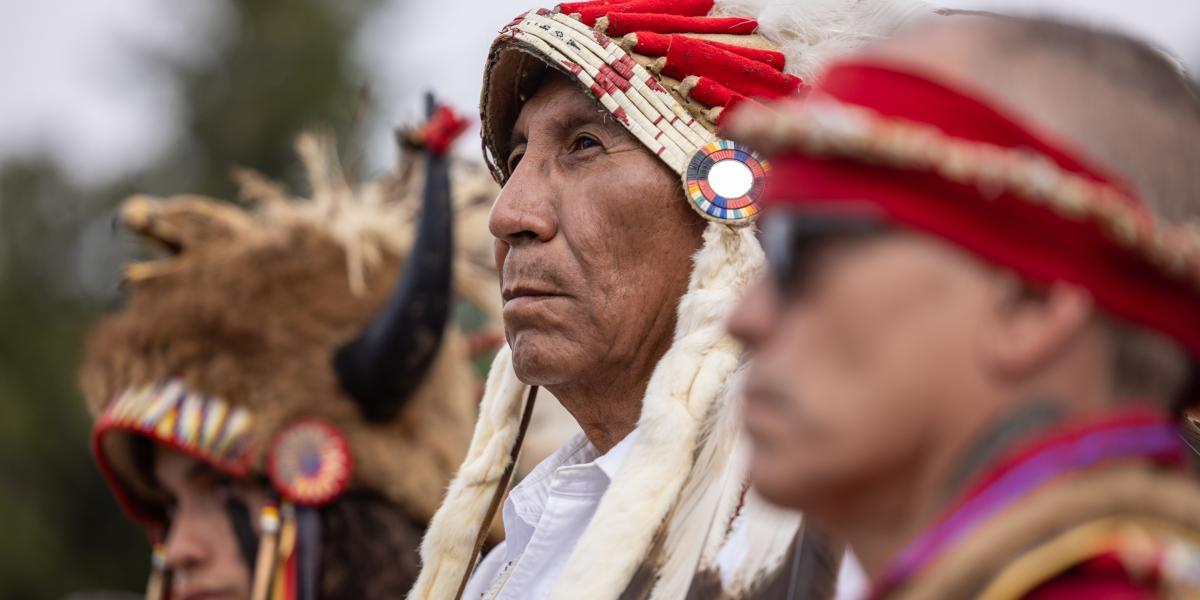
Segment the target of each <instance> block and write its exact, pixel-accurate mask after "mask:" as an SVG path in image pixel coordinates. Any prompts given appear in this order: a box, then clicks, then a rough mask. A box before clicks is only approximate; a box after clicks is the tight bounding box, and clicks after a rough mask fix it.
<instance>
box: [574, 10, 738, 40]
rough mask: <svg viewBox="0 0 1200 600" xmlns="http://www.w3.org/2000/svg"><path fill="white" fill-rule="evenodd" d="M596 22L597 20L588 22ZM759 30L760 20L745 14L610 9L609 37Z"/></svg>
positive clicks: (735, 33) (606, 31) (734, 32)
mask: <svg viewBox="0 0 1200 600" xmlns="http://www.w3.org/2000/svg"><path fill="white" fill-rule="evenodd" d="M584 22H585V23H587V21H584ZM588 24H589V25H594V23H588ZM757 30H758V21H755V20H754V19H745V18H742V17H680V16H676V15H661V14H647V13H609V14H608V29H606V30H605V33H607V34H608V35H609V36H610V37H616V36H620V35H625V34H627V33H633V32H635V31H652V32H655V33H729V34H734V35H750V34H752V33H754V32H755V31H757Z"/></svg>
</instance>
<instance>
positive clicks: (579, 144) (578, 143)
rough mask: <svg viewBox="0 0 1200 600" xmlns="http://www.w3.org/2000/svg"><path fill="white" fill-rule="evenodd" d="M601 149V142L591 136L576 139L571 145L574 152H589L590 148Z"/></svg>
mask: <svg viewBox="0 0 1200 600" xmlns="http://www.w3.org/2000/svg"><path fill="white" fill-rule="evenodd" d="M599 147H600V142H599V141H597V140H596V138H594V137H591V136H589V135H581V136H579V137H577V138H575V141H574V142H572V143H571V150H572V151H579V150H587V149H588V148H599Z"/></svg>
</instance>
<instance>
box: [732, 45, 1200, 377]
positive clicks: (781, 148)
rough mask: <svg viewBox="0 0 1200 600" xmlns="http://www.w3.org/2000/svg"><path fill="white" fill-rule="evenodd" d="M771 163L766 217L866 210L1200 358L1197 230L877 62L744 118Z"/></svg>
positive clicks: (962, 99) (1002, 120)
mask: <svg viewBox="0 0 1200 600" xmlns="http://www.w3.org/2000/svg"><path fill="white" fill-rule="evenodd" d="M729 126H730V130H731V131H732V133H733V135H735V137H737V139H739V140H743V141H746V142H747V143H751V144H753V145H754V146H755V147H756V148H759V149H761V150H762V151H763V152H767V153H769V154H770V155H771V156H772V157H773V160H774V161H775V166H776V171H777V173H778V176H777V177H776V178H775V179H774V180H773V182H772V184H771V186H770V188H771V189H769V190H768V191H767V193H766V194H765V195H766V202H767V204H768V206H771V207H775V206H778V207H779V208H780V209H785V210H788V209H791V210H804V211H814V210H815V211H821V210H826V209H827V208H829V207H830V206H831V204H836V203H866V204H868V205H872V206H873V207H875V208H877V209H880V210H882V211H883V213H885V214H886V215H887V216H888V218H889V219H891V220H895V221H899V222H902V223H904V224H906V225H908V226H911V227H914V228H917V229H921V230H925V231H927V232H930V233H933V234H935V235H938V236H940V237H944V238H946V239H948V240H950V241H953V242H955V243H957V244H959V245H962V246H964V247H966V248H968V249H970V250H972V251H974V252H976V253H978V254H980V255H983V256H984V257H985V258H986V259H988V260H989V261H991V262H995V263H998V264H1000V265H1003V266H1006V267H1009V268H1011V269H1013V270H1015V271H1017V272H1018V273H1020V274H1022V275H1023V276H1024V277H1026V278H1027V279H1030V280H1032V281H1035V282H1042V283H1048V282H1051V281H1067V282H1070V283H1073V284H1076V285H1079V286H1081V287H1083V288H1086V289H1087V290H1088V291H1089V292H1090V293H1091V294H1092V296H1093V297H1094V298H1095V301H1096V303H1097V304H1098V305H1100V306H1102V307H1105V308H1106V309H1107V310H1109V311H1111V312H1112V313H1113V314H1115V315H1117V316H1121V317H1124V318H1127V319H1130V320H1131V321H1133V322H1135V323H1138V324H1141V325H1143V326H1146V327H1149V328H1151V329H1154V330H1158V331H1160V332H1162V333H1164V334H1166V335H1168V336H1170V337H1173V338H1174V339H1176V340H1177V341H1179V342H1180V343H1181V344H1182V345H1183V346H1184V347H1185V348H1187V349H1188V350H1189V351H1190V352H1191V353H1192V355H1193V356H1194V357H1200V228H1196V227H1194V226H1191V227H1187V226H1176V225H1172V224H1169V223H1165V222H1163V221H1161V220H1159V219H1158V218H1156V217H1155V215H1154V214H1153V213H1152V212H1151V211H1150V210H1149V209H1148V208H1147V207H1146V205H1145V204H1144V203H1143V202H1142V201H1141V200H1140V199H1139V198H1138V197H1137V196H1136V195H1135V194H1134V193H1132V192H1131V191H1130V189H1129V188H1128V186H1126V185H1125V184H1124V183H1123V182H1121V181H1120V180H1119V179H1118V178H1115V177H1113V176H1112V175H1110V174H1108V173H1106V172H1104V171H1103V170H1100V169H1097V168H1095V167H1094V166H1093V165H1090V164H1089V163H1088V161H1086V160H1085V159H1084V158H1081V157H1080V156H1078V155H1077V154H1075V153H1074V152H1072V150H1071V149H1069V148H1068V147H1067V146H1065V145H1063V144H1061V143H1059V142H1058V141H1057V140H1053V139H1051V138H1050V137H1048V136H1046V135H1045V134H1044V133H1042V132H1039V131H1035V130H1033V129H1031V128H1030V127H1028V126H1026V125H1025V124H1023V123H1020V122H1018V121H1017V120H1014V119H1013V118H1010V117H1009V116H1007V115H1005V114H1004V113H1003V112H1001V111H1000V110H998V109H996V108H994V107H992V106H991V105H989V104H988V103H987V102H985V101H984V100H982V99H979V98H975V97H973V96H971V95H969V94H966V93H964V92H961V91H958V90H954V89H951V88H948V87H946V86H945V85H943V84H941V83H938V82H935V81H932V80H929V79H926V78H924V77H922V76H920V75H916V74H914V73H908V72H905V71H901V70H897V69H895V68H893V67H890V66H883V65H877V64H873V63H870V62H844V63H842V64H839V65H836V66H834V67H831V68H830V69H829V70H828V71H827V72H826V74H825V75H824V76H823V79H822V81H821V82H820V83H819V84H818V85H817V87H816V88H815V89H814V90H813V92H812V93H811V94H810V95H809V96H808V97H807V98H806V99H805V100H804V101H803V102H791V103H779V104H777V105H775V106H773V107H770V108H761V107H756V108H751V109H749V110H744V111H743V110H740V109H739V111H738V114H736V115H734V118H733V119H732V120H731V122H730V123H729Z"/></svg>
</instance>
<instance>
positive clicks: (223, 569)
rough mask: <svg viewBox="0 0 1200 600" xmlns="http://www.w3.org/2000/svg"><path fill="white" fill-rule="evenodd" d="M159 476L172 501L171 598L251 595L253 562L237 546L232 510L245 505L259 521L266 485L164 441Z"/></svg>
mask: <svg viewBox="0 0 1200 600" xmlns="http://www.w3.org/2000/svg"><path fill="white" fill-rule="evenodd" d="M154 476H155V478H156V479H157V481H158V484H159V486H160V487H161V489H162V491H163V493H164V494H165V496H166V498H165V500H166V503H167V515H168V518H169V525H168V528H167V536H166V540H165V554H166V563H167V568H168V569H170V571H171V597H172V598H176V599H178V600H248V599H249V598H250V585H251V583H250V578H251V569H252V567H251V565H249V564H247V560H246V559H245V558H244V557H243V555H242V552H243V551H242V549H240V548H239V547H238V541H237V540H238V538H237V532H236V529H235V525H234V522H233V520H234V518H235V517H234V514H233V512H234V511H235V510H242V509H243V508H244V509H245V512H246V513H247V515H246V516H248V517H249V519H248V520H249V524H250V526H251V527H255V526H257V522H256V521H257V519H256V518H254V517H255V516H257V515H258V512H259V510H260V509H261V507H262V504H263V502H264V501H265V500H266V493H265V492H264V490H262V489H261V488H259V487H256V486H253V485H251V484H247V483H244V482H239V481H235V480H232V479H230V478H229V477H228V476H226V475H224V474H222V473H220V472H219V471H217V470H216V469H214V468H212V467H211V466H210V465H208V464H207V463H204V462H202V461H200V460H197V459H195V458H192V457H191V456H188V455H186V454H183V453H181V452H178V451H176V450H173V449H170V448H167V447H165V446H160V445H158V446H155V456H154ZM254 533H255V535H257V533H258V532H257V531H255V532H254Z"/></svg>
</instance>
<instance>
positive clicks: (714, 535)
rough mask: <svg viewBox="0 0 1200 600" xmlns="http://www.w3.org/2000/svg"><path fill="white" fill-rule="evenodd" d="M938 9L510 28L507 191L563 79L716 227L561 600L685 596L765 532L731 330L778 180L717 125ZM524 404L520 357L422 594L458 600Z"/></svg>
mask: <svg viewBox="0 0 1200 600" xmlns="http://www.w3.org/2000/svg"><path fill="white" fill-rule="evenodd" d="M930 12H931V11H930V9H929V8H928V7H927V6H926V5H925V4H924V3H922V2H919V0H815V1H814V0H808V1H788V2H764V1H761V0H728V1H717V2H714V1H713V0H683V1H680V0H625V1H620V0H615V1H614V0H601V1H595V2H575V3H566V4H561V5H559V6H557V7H555V8H554V9H534V10H530V11H528V12H526V13H523V14H521V15H519V16H518V17H516V18H515V19H513V20H512V21H511V22H510V23H509V24H508V25H506V26H505V27H504V28H503V29H502V30H501V31H500V34H499V36H498V37H497V38H496V40H495V42H494V43H493V45H492V48H491V51H490V53H489V56H488V63H487V68H486V72H485V75H484V86H483V94H482V97H481V113H482V118H483V141H484V147H485V151H486V152H487V153H488V154H489V155H490V156H489V163H490V164H491V165H492V170H493V173H494V174H495V176H496V178H497V180H498V181H500V182H503V181H504V180H505V179H506V178H507V177H508V176H509V175H510V173H508V172H507V170H506V167H505V166H504V161H503V160H500V157H502V156H503V152H504V149H505V148H506V146H507V145H508V138H509V135H510V134H511V132H512V127H513V124H514V122H515V121H516V118H517V115H518V114H519V112H520V110H521V106H522V104H523V102H524V101H525V100H527V99H528V98H529V97H530V96H531V95H532V94H533V93H534V92H535V91H536V89H537V87H538V85H540V83H541V81H542V78H543V76H544V75H545V74H546V73H547V72H549V71H550V70H553V71H557V72H559V73H562V74H563V75H564V76H566V77H567V78H568V79H570V80H572V81H575V82H576V83H577V84H578V85H579V86H580V87H581V88H582V89H583V91H584V93H586V94H588V95H589V96H590V97H591V98H593V99H594V100H595V101H596V102H597V103H598V104H600V105H601V106H602V107H604V108H605V109H606V110H608V111H609V112H610V113H611V114H612V115H613V117H614V118H615V119H617V120H618V121H620V122H621V123H622V124H623V125H624V126H625V127H626V128H627V129H628V130H629V131H630V133H631V134H633V135H634V136H635V137H636V138H637V139H638V140H639V141H640V142H641V143H642V144H643V145H645V146H646V147H647V148H648V149H649V150H650V151H651V152H653V153H655V154H656V155H657V156H659V157H660V159H662V160H663V162H664V163H666V164H667V165H668V166H670V167H671V168H672V169H673V170H674V171H675V172H676V173H677V174H679V176H680V178H681V184H682V186H683V188H684V192H685V196H686V198H687V200H688V202H689V204H690V205H691V206H692V208H693V209H695V210H696V211H697V212H698V213H700V215H701V216H702V217H704V218H705V219H707V220H708V221H709V224H708V225H707V228H706V230H705V232H704V236H703V237H704V241H703V246H702V248H701V249H700V251H699V252H698V253H697V255H696V256H695V258H694V265H695V266H694V268H693V270H692V273H691V279H690V283H689V287H688V290H687V292H686V294H685V295H684V296H683V297H682V299H681V300H680V304H679V307H678V319H677V324H676V330H675V337H674V343H673V345H672V346H671V348H670V349H669V350H668V351H667V352H666V354H665V355H664V356H663V358H662V359H661V361H660V362H659V364H658V365H657V367H656V369H655V371H654V373H653V375H652V377H651V379H650V381H649V385H648V387H647V389H646V394H645V397H644V399H643V404H642V414H641V418H640V420H639V422H638V432H639V433H638V437H637V439H636V440H635V442H634V445H633V446H632V448H631V450H630V452H629V454H628V456H627V459H626V460H625V462H624V464H623V466H622V467H621V470H620V471H619V472H618V474H617V475H616V477H615V478H614V479H613V481H612V484H611V486H610V487H609V489H608V491H607V493H606V494H605V496H604V498H603V500H602V501H601V503H600V506H599V508H598V509H597V512H596V514H595V516H594V517H593V518H592V520H591V522H590V524H589V525H588V528H587V529H586V531H585V532H584V534H583V536H582V537H581V539H580V541H579V543H578V545H577V546H576V548H575V550H574V551H573V553H572V555H571V557H570V559H569V560H568V562H567V565H566V567H565V569H564V571H563V574H562V576H561V577H560V579H559V584H558V588H557V589H556V591H555V593H554V597H556V598H598V599H600V598H602V599H609V598H616V597H618V596H621V595H622V594H627V595H628V596H630V597H644V596H652V597H658V598H681V597H684V595H685V594H686V591H687V590H688V588H689V586H690V583H691V580H692V577H693V574H694V573H695V572H697V571H698V570H704V569H711V568H713V565H714V563H715V558H716V554H717V552H718V550H719V549H720V548H721V546H722V545H723V544H724V542H725V541H726V538H727V535H728V533H729V529H730V524H731V523H732V521H733V519H734V518H736V517H739V516H742V517H745V518H746V519H747V521H748V522H750V521H753V519H754V518H755V515H752V514H750V513H749V512H748V511H743V510H742V509H741V506H742V501H743V499H744V498H743V496H744V485H743V479H744V472H743V464H742V459H743V454H742V453H743V450H744V448H743V447H742V446H743V445H742V443H741V441H740V439H739V434H738V425H737V418H736V410H735V404H734V402H735V400H734V395H733V392H734V391H735V388H736V385H735V384H734V383H733V380H734V379H735V378H736V373H737V372H738V368H739V365H740V363H741V349H740V347H739V346H738V344H737V343H736V342H735V341H734V340H732V339H731V338H730V337H729V336H728V335H727V334H726V333H725V331H724V328H723V322H724V317H725V315H726V313H727V311H728V310H729V309H730V307H733V306H736V305H737V303H738V299H739V297H740V294H741V291H742V290H743V288H744V287H745V285H746V284H747V282H749V281H750V280H751V279H752V278H753V277H754V276H755V275H756V274H757V273H758V271H759V269H760V267H761V265H762V262H763V258H762V250H761V248H760V246H759V244H758V242H757V240H756V239H755V236H754V232H753V228H751V227H746V226H745V225H747V224H749V223H751V222H752V221H753V219H754V218H755V216H756V214H757V211H758V209H757V195H758V193H759V192H760V191H761V181H762V177H763V176H764V175H765V173H766V172H767V171H769V165H767V164H766V162H765V161H763V160H761V159H760V158H759V157H757V155H756V154H755V153H754V151H753V150H752V149H750V148H746V147H744V146H741V145H738V144H734V143H733V142H729V141H728V140H724V139H722V138H721V137H720V135H719V133H718V125H719V122H720V120H721V119H722V116H723V115H724V114H725V112H726V110H727V109H729V108H731V107H733V106H735V105H737V104H739V103H743V102H754V101H755V98H764V97H765V98H777V97H782V96H788V95H792V94H796V93H798V92H800V91H802V90H803V87H804V83H803V81H804V79H806V78H809V77H811V76H812V75H813V74H814V73H815V72H816V71H817V70H818V69H819V68H820V66H821V65H822V63H823V62H824V61H825V60H826V59H827V58H829V57H831V56H833V55H837V54H839V53H841V52H843V51H845V50H847V49H850V48H853V47H856V46H859V45H862V44H863V43H865V42H869V41H871V40H872V39H875V38H878V37H882V36H886V35H889V34H890V33H892V32H893V31H894V30H895V29H896V28H897V27H899V26H900V25H902V24H903V23H905V22H906V21H908V20H910V19H912V18H916V17H917V16H918V15H922V14H929V13H930ZM722 162H736V163H741V164H742V165H743V167H740V168H742V170H743V172H745V173H748V174H749V175H748V177H746V178H744V179H743V182H742V184H741V188H740V189H739V188H738V186H737V185H733V186H730V185H728V184H727V183H722V182H721V181H718V178H717V177H716V175H715V173H716V172H717V170H718V169H715V168H714V167H715V166H716V165H717V164H719V163H722ZM526 389H527V387H526V386H525V385H524V384H522V383H521V382H520V381H519V380H518V379H517V377H516V374H515V373H514V371H513V367H512V359H511V354H510V353H509V352H507V351H503V352H501V354H500V355H499V356H498V357H497V358H496V361H495V363H494V364H493V367H492V372H491V375H490V376H489V381H488V384H487V392H486V394H485V398H484V401H483V404H482V406H481V410H480V417H479V421H478V423H477V424H476V427H475V434H474V437H473V439H472V442H471V449H470V450H469V452H468V455H467V459H466V461H465V462H464V463H463V465H462V468H461V469H460V470H459V472H458V474H457V476H456V477H455V479H454V482H453V483H452V484H451V487H450V491H449V493H448V496H447V500H446V502H445V503H444V504H443V506H442V508H441V509H440V510H439V512H438V514H437V516H436V517H435V518H434V521H433V523H432V524H431V528H430V531H429V533H428V534H427V536H426V539H425V542H424V544H423V547H422V559H423V562H424V570H423V572H422V574H421V577H420V579H419V581H418V583H417V586H416V588H414V592H413V593H412V597H416V598H452V597H454V596H455V594H456V590H457V589H459V586H460V584H461V582H462V580H463V577H464V576H465V575H466V572H467V570H468V569H469V568H470V565H471V564H472V563H473V560H474V548H473V546H474V543H475V537H476V535H475V531H476V528H475V527H474V526H472V527H464V526H463V524H464V523H472V524H475V523H479V522H481V521H483V520H484V519H485V518H487V517H486V515H487V514H488V512H489V508H490V499H491V498H492V497H493V494H494V493H495V490H496V488H497V486H499V485H503V481H502V480H503V475H504V473H505V469H506V467H507V465H508V462H509V459H510V451H511V449H512V447H513V445H514V442H515V440H516V439H517V437H518V435H517V434H518V429H519V423H520V421H521V415H522V411H523V401H524V399H525V397H526V393H525V392H526ZM750 501H751V502H752V501H753V499H752V498H751V499H750ZM759 514H760V515H761V514H762V513H759ZM772 518H774V519H775V521H774V523H773V524H768V525H767V526H766V527H765V528H764V529H763V530H761V531H762V532H765V533H763V535H761V536H759V539H760V540H764V541H765V544H763V545H762V547H760V548H753V547H752V548H751V550H750V556H748V557H747V559H746V560H745V561H743V563H742V570H743V571H742V573H739V574H738V575H737V577H736V578H735V581H734V586H735V587H737V586H738V585H741V586H743V588H744V587H746V586H749V585H750V584H751V582H752V581H754V580H755V579H756V578H758V577H760V576H761V575H762V574H763V573H764V572H766V571H768V570H771V569H773V568H774V567H775V566H776V565H777V564H778V561H779V559H780V557H781V554H782V552H783V551H784V550H785V549H786V547H787V545H788V543H790V541H791V539H792V534H793V533H794V531H795V526H796V523H797V521H796V520H795V517H781V516H778V515H776V516H775V517H772ZM750 526H751V528H752V529H753V528H754V527H756V526H754V525H752V524H751V525H750ZM755 535H758V534H757V533H756V534H755ZM598 557H603V564H602V565H597V563H596V561H597V560H598ZM581 582H586V584H582V583H581Z"/></svg>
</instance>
